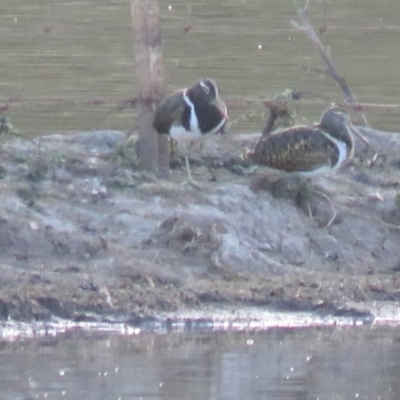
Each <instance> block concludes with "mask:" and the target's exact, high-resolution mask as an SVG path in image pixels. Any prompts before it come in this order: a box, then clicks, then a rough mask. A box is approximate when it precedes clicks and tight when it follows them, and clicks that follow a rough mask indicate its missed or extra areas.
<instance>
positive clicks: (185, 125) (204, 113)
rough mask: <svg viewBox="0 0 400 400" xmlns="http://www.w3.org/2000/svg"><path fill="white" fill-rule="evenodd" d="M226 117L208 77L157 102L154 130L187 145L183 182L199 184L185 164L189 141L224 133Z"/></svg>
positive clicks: (187, 164)
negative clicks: (184, 178) (185, 174)
mask: <svg viewBox="0 0 400 400" xmlns="http://www.w3.org/2000/svg"><path fill="white" fill-rule="evenodd" d="M228 119H229V117H228V112H227V108H226V105H225V103H224V102H223V100H222V99H221V97H220V95H219V89H218V86H217V84H216V82H215V81H214V80H213V79H211V78H202V79H199V80H198V81H197V82H196V83H194V84H193V85H192V86H190V87H188V88H184V89H181V90H177V91H175V92H173V93H172V94H170V95H167V96H166V97H164V98H163V99H162V100H161V101H160V103H159V104H158V105H157V107H156V110H155V113H154V119H153V127H154V128H155V130H156V131H157V132H158V133H159V134H167V135H170V136H171V137H172V138H173V139H175V140H176V141H177V142H178V144H183V143H185V144H186V145H188V151H187V154H186V155H185V167H186V173H187V183H189V184H191V185H192V186H195V187H197V188H199V187H200V185H199V184H198V183H197V182H196V181H195V180H194V179H193V177H192V174H191V171H190V165H189V155H190V150H191V146H192V144H193V142H195V141H198V140H200V139H201V138H203V136H204V135H207V134H212V133H214V134H218V133H225V127H226V123H227V120H228Z"/></svg>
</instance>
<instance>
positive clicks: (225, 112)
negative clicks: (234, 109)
mask: <svg viewBox="0 0 400 400" xmlns="http://www.w3.org/2000/svg"><path fill="white" fill-rule="evenodd" d="M213 104H214V105H215V106H216V107H217V108H218V110H219V111H220V113H221V114H222V116H223V117H224V118H225V119H229V115H228V109H227V108H226V105H225V103H224V102H223V101H222V99H221V98H220V97H219V96H217V97H216V99H215V100H214V101H213Z"/></svg>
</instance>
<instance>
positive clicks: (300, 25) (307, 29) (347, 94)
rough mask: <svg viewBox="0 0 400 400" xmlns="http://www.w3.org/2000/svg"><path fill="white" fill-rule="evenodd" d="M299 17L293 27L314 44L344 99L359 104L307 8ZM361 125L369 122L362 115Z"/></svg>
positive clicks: (302, 10)
mask: <svg viewBox="0 0 400 400" xmlns="http://www.w3.org/2000/svg"><path fill="white" fill-rule="evenodd" d="M297 15H298V17H299V22H296V21H293V20H292V21H291V23H292V25H293V26H294V27H295V28H296V29H298V30H301V31H303V32H304V33H305V34H306V35H307V37H308V38H309V39H310V40H311V41H312V42H313V43H314V45H315V46H316V48H317V49H318V51H319V53H320V55H321V57H322V59H323V61H324V63H325V64H326V66H327V73H328V74H329V75H330V76H331V77H332V79H333V80H334V81H335V82H336V83H337V84H338V85H339V87H340V89H341V90H342V92H343V95H344V98H345V100H346V102H347V103H350V104H357V100H356V98H355V96H354V95H353V93H352V91H351V90H350V88H349V86H348V85H347V82H346V79H345V78H344V77H343V76H341V75H340V74H339V71H338V70H337V69H336V67H335V66H334V65H333V63H332V61H331V59H330V55H329V53H330V48H329V46H325V45H324V44H323V43H322V41H321V38H320V36H319V35H318V33H317V32H316V30H315V29H314V27H313V26H312V25H311V22H310V18H309V16H308V13H307V8H301V9H299V10H298V12H297ZM360 123H361V124H363V125H368V122H367V120H366V118H365V116H364V114H362V115H361V121H360Z"/></svg>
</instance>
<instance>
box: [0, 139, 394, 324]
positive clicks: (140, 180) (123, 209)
mask: <svg viewBox="0 0 400 400" xmlns="http://www.w3.org/2000/svg"><path fill="white" fill-rule="evenodd" d="M258 137H259V135H230V136H229V135H225V137H215V138H210V139H209V140H208V141H207V142H205V145H204V147H203V149H201V151H200V150H198V151H194V152H193V156H192V167H193V174H194V177H195V179H197V180H198V182H199V183H200V184H201V185H202V187H203V189H202V190H197V189H195V188H192V187H190V186H183V185H181V182H182V181H184V179H185V172H184V170H183V167H182V166H181V165H180V164H181V163H180V160H178V162H175V163H173V164H172V165H173V166H174V168H173V170H172V172H171V176H170V178H169V180H160V179H158V178H157V177H156V176H155V174H152V173H149V172H143V171H140V170H138V169H137V168H135V167H134V165H135V160H127V159H126V157H121V156H120V154H122V152H121V149H122V146H123V145H124V142H125V135H124V134H123V133H121V132H115V131H100V132H89V133H80V134H72V135H53V136H46V137H42V138H38V139H35V140H34V141H27V140H22V139H10V140H7V141H6V142H5V143H3V144H2V147H1V162H0V179H1V180H0V184H1V189H0V190H1V191H0V193H1V199H2V201H1V205H0V251H1V262H0V271H1V274H0V318H1V319H7V318H13V319H15V320H24V321H32V320H47V319H49V318H51V316H58V317H62V318H67V319H72V320H90V319H93V318H99V317H100V318H102V317H104V318H106V317H109V316H114V317H121V318H126V319H127V320H135V319H137V318H139V319H140V318H145V317H152V316H158V315H160V314H161V313H163V312H166V311H174V312H180V311H187V310H189V309H190V310H200V311H201V309H202V307H208V308H210V307H216V308H217V307H220V306H226V307H231V308H232V309H237V308H242V307H247V306H253V307H254V306H256V307H260V308H270V309H271V308H272V309H276V310H308V311H317V312H320V313H326V314H335V315H341V314H346V313H350V314H351V313H355V314H357V313H361V314H365V315H369V314H371V315H372V314H374V313H375V312H376V310H377V309H378V308H379V307H378V306H377V305H378V304H393V305H394V304H397V303H396V302H397V301H398V300H399V298H400V274H399V271H400V195H399V193H400V188H399V187H400V156H399V154H400V152H399V149H400V136H397V135H396V134H384V133H380V134H379V136H377V134H376V132H373V134H371V135H370V140H371V142H372V145H373V147H374V150H371V149H369V150H367V151H366V149H364V148H363V147H362V145H361V144H360V145H359V149H358V151H357V154H356V157H355V158H354V160H353V161H352V162H351V163H350V165H349V166H347V167H346V168H345V169H344V170H343V171H341V172H340V173H339V174H337V175H336V176H334V177H317V178H313V179H312V180H311V181H305V180H303V179H300V178H298V177H296V176H289V175H286V176H285V175H279V174H277V173H276V172H273V171H268V170H261V169H258V170H255V171H254V170H253V168H252V166H251V165H250V164H249V162H248V161H247V160H244V161H243V154H245V151H246V149H251V148H253V147H254V145H255V143H256V141H257V139H258ZM375 152H377V153H378V156H377V157H374V155H375ZM124 154H125V156H126V154H127V153H126V152H125V153H124Z"/></svg>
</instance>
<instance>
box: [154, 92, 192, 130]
mask: <svg viewBox="0 0 400 400" xmlns="http://www.w3.org/2000/svg"><path fill="white" fill-rule="evenodd" d="M186 107H187V105H186V103H185V100H184V99H183V96H182V91H178V92H174V93H172V94H170V95H169V96H167V97H165V98H164V99H163V100H161V102H160V103H159V104H158V106H157V108H156V111H155V113H154V120H153V126H154V128H155V129H156V131H157V132H158V133H169V130H170V128H171V126H172V125H175V124H177V123H180V122H181V118H182V114H183V111H184V109H185V108H186Z"/></svg>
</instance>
